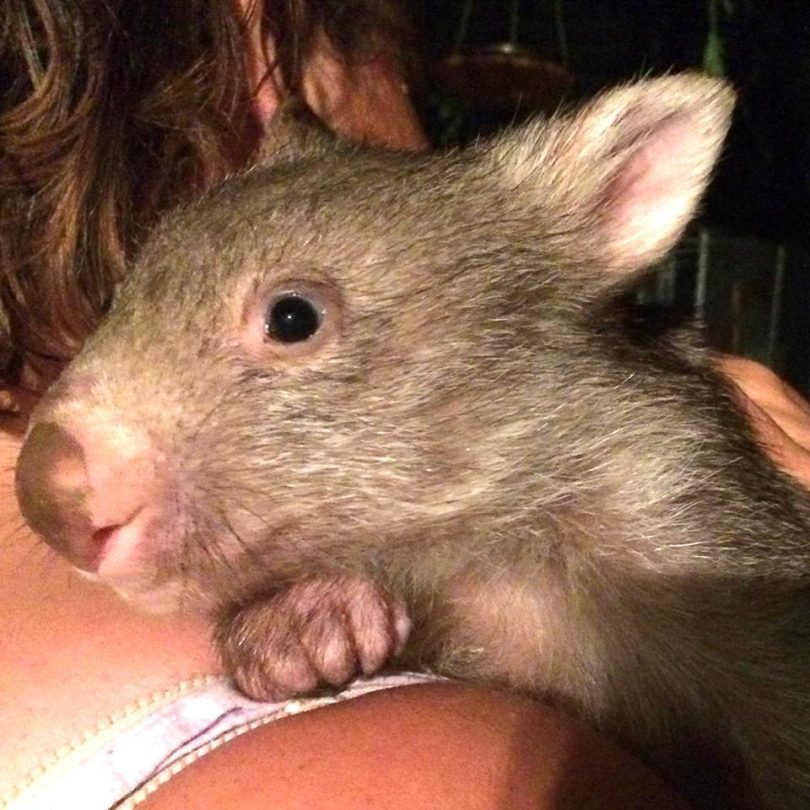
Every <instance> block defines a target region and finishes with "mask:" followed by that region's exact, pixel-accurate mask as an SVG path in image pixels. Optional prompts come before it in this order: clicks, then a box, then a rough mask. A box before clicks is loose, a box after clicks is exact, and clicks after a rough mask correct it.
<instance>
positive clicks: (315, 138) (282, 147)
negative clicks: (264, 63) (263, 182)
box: [253, 98, 336, 166]
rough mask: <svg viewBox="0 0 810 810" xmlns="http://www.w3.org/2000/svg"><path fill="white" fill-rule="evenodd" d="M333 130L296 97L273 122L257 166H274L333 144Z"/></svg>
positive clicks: (265, 138)
mask: <svg viewBox="0 0 810 810" xmlns="http://www.w3.org/2000/svg"><path fill="white" fill-rule="evenodd" d="M335 140H336V137H335V135H334V133H333V132H332V131H331V130H330V129H328V128H327V126H326V125H325V124H324V123H323V121H321V119H320V118H318V116H317V115H315V113H314V112H312V110H311V109H310V107H309V106H308V105H307V104H306V103H305V102H303V101H301V100H299V99H297V98H290V99H288V100H286V101H285V102H284V103H283V104H282V105H281V106H280V107H279V109H278V110H277V111H276V113H275V115H274V116H273V118H272V120H271V121H270V123H269V125H268V127H267V131H266V134H265V136H264V138H263V140H262V142H261V145H260V146H259V150H258V152H257V153H256V156H255V158H254V160H253V163H254V165H257V166H272V165H273V164H275V163H282V162H286V161H289V160H294V159H295V158H297V157H301V156H303V155H309V154H312V153H318V152H322V151H324V150H325V149H326V148H328V147H329V146H332V145H333V144H334V142H335Z"/></svg>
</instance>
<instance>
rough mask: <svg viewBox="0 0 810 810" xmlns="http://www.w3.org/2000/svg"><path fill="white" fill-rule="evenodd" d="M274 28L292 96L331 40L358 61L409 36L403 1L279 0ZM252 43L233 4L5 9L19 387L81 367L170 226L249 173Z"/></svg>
mask: <svg viewBox="0 0 810 810" xmlns="http://www.w3.org/2000/svg"><path fill="white" fill-rule="evenodd" d="M358 19H362V20H363V21H364V24H363V25H362V26H361V25H357V20H358ZM262 24H263V26H264V28H265V31H266V32H268V33H270V34H272V36H273V38H274V42H275V48H276V59H277V64H278V67H279V68H280V71H281V75H282V76H283V78H284V84H285V87H286V89H287V91H288V92H292V93H294V92H295V91H296V90H297V89H298V88H299V87H300V83H301V79H302V69H303V66H304V65H305V64H306V60H307V58H308V56H309V55H310V54H311V52H312V49H313V47H314V46H315V42H316V40H317V39H318V38H321V37H322V36H323V35H324V34H325V35H326V37H327V38H328V40H329V41H330V43H331V45H332V47H333V48H334V50H335V52H336V53H338V54H340V55H342V56H343V57H345V58H346V59H356V58H359V57H361V56H362V55H364V54H366V53H367V52H368V51H369V49H376V48H377V47H378V46H379V45H380V43H382V42H384V43H385V47H386V49H388V50H389V51H390V49H391V47H392V46H394V47H397V46H400V47H401V46H402V44H403V42H404V35H405V32H406V31H407V25H406V21H405V18H404V15H403V14H402V13H401V10H400V9H399V7H398V5H397V3H396V2H394V1H393V0H388V1H386V0H267V2H266V3H265V10H264V17H263V20H262ZM245 37H246V28H245V24H244V19H243V18H242V17H241V14H240V11H239V10H238V8H237V4H236V2H235V0H171V2H166V0H141V1H140V2H132V0H0V305H1V306H2V321H0V351H2V356H0V364H2V366H0V374H3V376H4V379H5V381H6V382H14V380H15V377H17V376H19V370H20V368H21V366H22V361H23V358H24V357H27V358H28V359H29V360H36V358H37V357H38V356H39V357H49V358H54V359H59V360H64V359H68V358H69V357H70V356H71V355H72V354H73V353H75V351H76V350H77V348H78V347H79V346H80V345H81V342H82V340H83V339H84V337H85V336H86V335H87V334H88V333H89V332H90V331H91V330H92V329H93V327H94V326H95V324H96V323H97V321H98V319H99V317H100V315H101V313H102V312H103V310H104V306H105V302H106V301H107V300H108V298H109V296H110V295H111V293H112V290H113V287H114V285H115V283H116V281H117V280H118V279H119V278H120V277H121V275H122V273H123V271H124V267H125V264H126V262H127V261H128V260H130V259H131V258H132V256H133V255H134V254H135V253H136V251H137V248H138V245H139V244H140V243H141V242H142V240H143V238H144V237H145V235H146V233H147V232H148V231H149V228H150V227H151V225H152V224H153V223H154V221H155V219H156V218H157V217H158V216H159V214H160V213H161V212H162V211H164V210H165V209H166V208H167V207H169V206H171V205H173V204H175V203H177V202H180V201H182V200H183V199H187V198H188V197H189V196H191V195H193V194H194V193H198V192H199V191H201V190H202V189H204V188H206V187H208V186H209V185H211V184H212V183H214V182H216V181H217V180H218V179H221V178H222V177H223V176H224V175H226V174H227V173H228V172H230V171H233V170H234V169H235V168H237V167H239V166H240V165H242V164H243V163H244V162H245V161H246V159H247V158H248V157H249V154H250V152H251V147H255V145H256V143H257V140H258V136H259V133H260V127H259V124H258V121H257V120H256V119H255V117H254V114H253V107H252V104H251V101H252V94H253V93H254V92H255V88H253V87H250V86H249V80H248V70H247V64H246V59H247V48H246V46H245ZM395 53H396V52H395ZM399 53H400V55H401V54H402V50H400V52H399ZM246 144H247V146H246Z"/></svg>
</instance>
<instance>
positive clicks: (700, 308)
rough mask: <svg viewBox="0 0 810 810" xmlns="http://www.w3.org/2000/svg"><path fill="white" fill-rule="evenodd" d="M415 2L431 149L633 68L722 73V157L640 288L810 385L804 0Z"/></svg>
mask: <svg viewBox="0 0 810 810" xmlns="http://www.w3.org/2000/svg"><path fill="white" fill-rule="evenodd" d="M412 2H413V7H414V10H415V13H416V16H417V22H418V24H419V26H420V42H421V43H422V48H423V56H424V59H423V62H424V65H425V74H424V75H425V80H424V86H423V92H422V99H423V108H424V110H425V117H426V120H427V124H428V128H429V132H430V134H431V137H432V138H433V140H434V142H435V143H436V144H437V145H440V146H441V145H447V144H454V143H463V142H465V141H468V140H470V139H472V138H474V137H476V136H477V135H478V134H480V133H484V134H486V133H488V132H490V131H492V130H494V129H497V128H498V127H500V126H503V125H507V124H509V123H511V122H512V121H516V120H520V119H521V118H525V117H527V116H530V115H537V114H543V113H546V114H547V113H548V112H550V111H552V110H553V109H554V108H555V107H556V106H557V105H558V104H559V103H560V102H562V103H568V102H575V101H576V100H577V99H579V98H583V97H587V96H589V95H592V94H593V93H594V92H596V91H598V90H599V89H601V88H603V87H606V86H609V85H612V84H616V83H618V82H622V81H627V80H629V79H633V78H638V77H640V76H642V75H656V74H660V73H665V72H671V71H678V70H684V69H690V68H691V69H695V68H698V69H704V70H708V71H709V72H712V73H715V74H716V75H722V76H725V77H726V78H727V79H728V80H729V81H730V82H731V83H732V84H733V85H734V87H735V89H736V90H737V92H738V95H739V103H738V106H737V111H736V115H735V121H734V124H733V127H732V131H731V134H730V136H729V139H728V143H727V146H726V150H725V153H724V156H723V159H722V161H721V162H720V165H719V168H718V170H717V174H716V177H715V180H714V182H713V184H712V186H711V188H710V190H709V193H708V196H707V199H706V201H705V203H704V207H703V213H702V215H701V218H700V221H699V223H698V225H697V226H696V227H695V228H693V229H692V230H691V231H690V233H689V234H688V235H687V237H686V239H685V240H684V243H683V244H682V246H681V248H680V249H679V250H678V251H677V254H676V258H675V260H674V261H673V262H672V263H670V265H669V267H668V269H667V270H666V271H665V274H664V275H665V277H664V278H663V279H659V280H658V281H657V282H656V283H655V284H653V285H652V286H649V285H648V289H647V291H646V293H645V295H646V297H647V299H649V300H655V301H656V302H657V303H660V304H663V305H665V306H668V307H674V308H676V309H678V310H679V311H680V312H682V313H683V314H685V315H689V314H694V313H697V314H699V315H701V316H703V317H704V318H705V320H706V323H707V335H708V339H709V341H710V343H712V344H713V345H714V346H716V347H717V348H721V349H725V350H729V351H734V352H736V353H741V354H746V355H749V356H752V357H755V358H756V359H759V360H761V361H764V362H766V363H768V364H770V365H771V366H773V367H775V368H776V369H777V370H778V371H779V372H780V373H782V374H783V375H784V376H786V377H787V378H788V379H789V380H790V381H791V382H793V384H794V385H796V386H797V387H799V388H801V389H802V390H804V391H805V392H808V391H810V351H808V348H810V260H808V255H810V0H533V1H530V0H523V2H514V0H480V2H476V1H475V0H412ZM465 20H466V23H465ZM504 43H506V44H508V46H509V47H508V48H506V49H504V48H503V47H502V46H503V45H504ZM493 46H496V47H495V49H494V50H493ZM499 47H500V50H498V48H499Z"/></svg>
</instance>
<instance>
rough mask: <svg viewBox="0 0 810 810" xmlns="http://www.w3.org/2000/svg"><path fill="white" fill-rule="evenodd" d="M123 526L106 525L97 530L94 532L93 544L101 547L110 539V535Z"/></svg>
mask: <svg viewBox="0 0 810 810" xmlns="http://www.w3.org/2000/svg"><path fill="white" fill-rule="evenodd" d="M120 528H121V527H120V526H104V527H103V528H102V529H98V530H97V531H94V532H93V537H92V540H93V544H94V545H95V546H96V547H97V548H98V549H101V548H103V547H104V545H105V544H106V543H107V541H108V540H109V539H110V537H111V536H112V535H113V534H115V533H116V532H117V531H118V530H119V529H120Z"/></svg>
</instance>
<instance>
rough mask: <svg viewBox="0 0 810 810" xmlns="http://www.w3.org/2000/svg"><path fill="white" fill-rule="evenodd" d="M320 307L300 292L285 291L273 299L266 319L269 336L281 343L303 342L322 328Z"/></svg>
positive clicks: (265, 325) (265, 327)
mask: <svg viewBox="0 0 810 810" xmlns="http://www.w3.org/2000/svg"><path fill="white" fill-rule="evenodd" d="M321 320H322V314H321V312H320V310H319V308H318V307H317V306H316V305H315V304H314V303H313V302H312V301H310V300H309V299H308V298H307V297H306V296H304V295H301V294H300V293H293V292H291V293H284V294H282V295H280V296H279V297H278V298H276V299H275V301H273V302H272V303H271V304H270V306H269V307H268V309H267V314H266V315H265V319H264V331H265V334H266V335H267V337H268V338H270V339H271V340H275V341H278V342H279V343H301V342H302V341H304V340H308V339H309V338H311V337H312V336H313V335H314V334H315V333H316V332H317V331H318V329H319V328H320V326H321Z"/></svg>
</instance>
